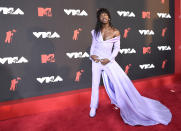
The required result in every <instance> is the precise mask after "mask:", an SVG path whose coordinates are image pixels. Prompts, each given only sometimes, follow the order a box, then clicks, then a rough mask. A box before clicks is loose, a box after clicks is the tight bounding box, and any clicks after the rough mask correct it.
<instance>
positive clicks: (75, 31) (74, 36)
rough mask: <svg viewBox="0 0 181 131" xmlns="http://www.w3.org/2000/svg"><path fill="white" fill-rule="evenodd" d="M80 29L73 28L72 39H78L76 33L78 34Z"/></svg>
mask: <svg viewBox="0 0 181 131" xmlns="http://www.w3.org/2000/svg"><path fill="white" fill-rule="evenodd" d="M80 31H82V29H81V28H79V29H76V30H74V35H73V37H72V39H73V40H78V35H79V33H80Z"/></svg>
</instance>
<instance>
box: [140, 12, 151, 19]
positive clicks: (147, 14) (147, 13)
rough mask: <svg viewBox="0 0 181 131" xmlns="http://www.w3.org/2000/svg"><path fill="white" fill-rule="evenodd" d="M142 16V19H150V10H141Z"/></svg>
mask: <svg viewBox="0 0 181 131" xmlns="http://www.w3.org/2000/svg"><path fill="white" fill-rule="evenodd" d="M142 18H143V19H146V18H148V19H150V12H149V11H148V12H146V11H142Z"/></svg>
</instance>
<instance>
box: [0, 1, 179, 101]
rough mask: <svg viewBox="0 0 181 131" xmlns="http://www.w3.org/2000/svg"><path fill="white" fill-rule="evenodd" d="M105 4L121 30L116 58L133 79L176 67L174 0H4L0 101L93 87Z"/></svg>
mask: <svg viewBox="0 0 181 131" xmlns="http://www.w3.org/2000/svg"><path fill="white" fill-rule="evenodd" d="M102 7H104V8H107V9H108V10H109V11H110V13H111V16H112V23H113V25H114V27H116V28H117V29H118V30H119V31H120V33H121V39H120V41H121V49H120V52H119V54H118V56H117V57H116V61H117V62H118V63H119V65H120V66H121V67H122V69H123V70H124V71H125V73H126V74H127V75H128V76H129V78H130V79H131V80H136V79H143V78H148V77H153V76H159V75H164V74H172V73H174V55H175V54H174V42H175V41H174V1H173V0H76V1H75V0H47V1H45V0H31V1H30V0H29V1H25V0H1V1H0V83H1V86H0V101H1V102H2V101H7V100H14V99H21V98H28V97H34V96H41V95H46V94H53V93H59V92H66V91H72V90H79V89H83V88H91V75H92V72H91V61H90V59H89V53H90V46H91V42H92V36H91V30H92V29H94V26H95V24H96V11H97V9H99V8H102ZM101 84H102V83H101ZM150 88H151V87H150Z"/></svg>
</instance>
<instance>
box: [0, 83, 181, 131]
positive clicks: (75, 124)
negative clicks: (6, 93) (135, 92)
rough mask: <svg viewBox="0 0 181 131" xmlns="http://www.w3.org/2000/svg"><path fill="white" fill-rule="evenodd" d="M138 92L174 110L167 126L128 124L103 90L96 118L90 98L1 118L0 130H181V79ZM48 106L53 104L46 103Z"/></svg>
mask: <svg viewBox="0 0 181 131" xmlns="http://www.w3.org/2000/svg"><path fill="white" fill-rule="evenodd" d="M139 92H140V93H141V94H142V95H144V96H146V97H149V98H153V99H157V100H159V101H160V102H162V103H163V104H164V105H166V106H167V107H168V108H169V109H170V110H171V112H172V114H173V118H172V121H171V123H170V124H169V125H168V126H164V125H161V124H159V125H155V126H148V127H144V126H135V127H133V126H129V125H127V124H125V123H124V122H123V121H122V119H121V117H120V115H119V110H115V109H114V108H113V106H112V105H110V101H108V98H105V97H103V98H102V95H101V94H100V103H99V108H98V110H97V115H96V117H95V118H89V116H88V114H89V102H90V101H89V100H87V104H81V105H80V104H77V106H74V107H72V108H67V109H61V110H55V111H47V112H43V113H38V114H34V115H28V116H24V117H17V118H13V119H9V120H4V121H0V131H10V130H11V131H89V130H95V131H145V130H146V131H181V124H180V122H181V111H180V109H181V104H180V103H181V82H179V83H176V84H172V85H169V86H165V87H154V88H153V87H152V88H151V87H150V88H149V87H146V88H141V90H140V89H139ZM81 99H83V97H82V98H81ZM60 106H61V105H60ZM47 108H52V107H50V106H49V105H47Z"/></svg>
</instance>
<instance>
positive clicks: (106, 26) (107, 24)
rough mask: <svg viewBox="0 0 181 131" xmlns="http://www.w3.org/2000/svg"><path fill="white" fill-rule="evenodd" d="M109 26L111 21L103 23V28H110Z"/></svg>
mask: <svg viewBox="0 0 181 131" xmlns="http://www.w3.org/2000/svg"><path fill="white" fill-rule="evenodd" d="M108 28H110V25H109V23H106V24H102V29H108Z"/></svg>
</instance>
